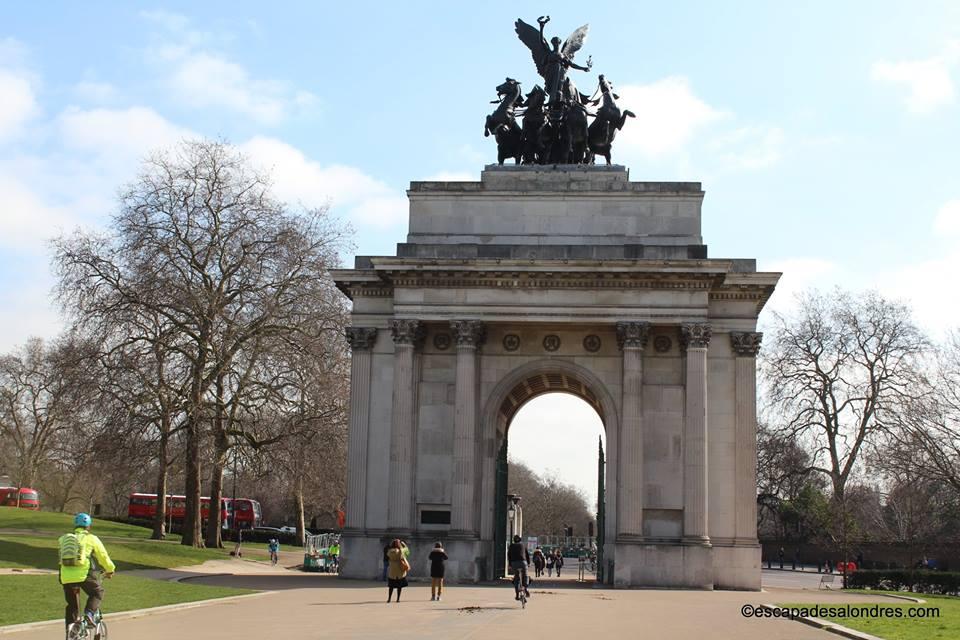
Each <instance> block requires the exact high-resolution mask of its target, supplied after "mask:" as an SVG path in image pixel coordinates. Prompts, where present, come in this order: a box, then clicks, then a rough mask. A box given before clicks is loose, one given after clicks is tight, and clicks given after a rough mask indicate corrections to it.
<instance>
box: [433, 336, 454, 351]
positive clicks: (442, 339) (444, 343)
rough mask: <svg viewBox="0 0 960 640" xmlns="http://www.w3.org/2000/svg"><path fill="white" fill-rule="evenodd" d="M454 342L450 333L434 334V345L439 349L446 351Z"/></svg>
mask: <svg viewBox="0 0 960 640" xmlns="http://www.w3.org/2000/svg"><path fill="white" fill-rule="evenodd" d="M451 342H452V340H451V338H450V334H449V333H435V334H433V346H434V347H436V348H437V349H439V350H440V351H445V350H446V349H449V348H450V343H451Z"/></svg>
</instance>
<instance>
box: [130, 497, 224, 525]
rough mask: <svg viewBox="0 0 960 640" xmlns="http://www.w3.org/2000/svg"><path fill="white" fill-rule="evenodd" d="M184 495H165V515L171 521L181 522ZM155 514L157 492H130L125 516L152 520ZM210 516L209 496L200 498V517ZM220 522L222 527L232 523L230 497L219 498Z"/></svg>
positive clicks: (184, 502)
mask: <svg viewBox="0 0 960 640" xmlns="http://www.w3.org/2000/svg"><path fill="white" fill-rule="evenodd" d="M186 506H187V498H186V496H171V495H168V496H167V517H168V518H170V520H171V521H173V522H182V521H183V517H184V514H185V513H186ZM156 515H157V494H155V493H131V494H130V503H129V506H128V507H127V517H128V518H130V519H131V520H153V518H154V517H155V516H156ZM209 517H210V498H207V497H202V498H200V518H201V519H202V520H203V521H204V522H206V520H207V518H209ZM220 522H221V523H222V526H223V528H224V529H229V528H230V527H231V526H232V524H233V505H232V501H231V500H230V498H221V499H220Z"/></svg>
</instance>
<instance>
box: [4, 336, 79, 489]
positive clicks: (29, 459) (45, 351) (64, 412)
mask: <svg viewBox="0 0 960 640" xmlns="http://www.w3.org/2000/svg"><path fill="white" fill-rule="evenodd" d="M72 350H73V346H72V345H71V344H70V342H69V339H68V338H64V339H62V340H60V341H59V342H57V343H55V344H54V345H52V346H47V345H45V344H44V342H43V341H42V340H40V339H37V338H33V339H30V340H28V341H27V343H26V344H25V345H24V346H23V347H21V348H20V349H18V350H16V351H14V352H13V353H11V354H8V355H4V356H0V433H2V434H3V438H4V440H6V441H7V442H8V443H9V445H8V446H9V447H10V448H11V449H12V452H13V459H14V460H13V461H14V465H13V469H14V470H15V473H16V482H17V486H18V487H24V486H35V485H36V484H37V482H38V480H39V479H40V478H39V473H40V471H41V469H43V468H44V466H45V465H52V464H53V463H55V462H56V460H57V455H58V449H60V448H61V447H62V446H63V444H64V442H65V440H66V437H65V436H66V434H68V433H69V432H70V431H71V430H72V429H75V428H77V427H78V424H79V422H80V420H81V419H82V416H83V414H84V409H85V404H86V403H85V398H84V395H83V388H82V384H81V377H80V376H77V375H75V372H74V371H72V367H74V365H75V363H76V360H75V357H74V354H73V353H72ZM60 453H62V451H61V452H60ZM70 453H72V454H73V455H76V456H79V455H80V453H81V452H80V451H73V452H70Z"/></svg>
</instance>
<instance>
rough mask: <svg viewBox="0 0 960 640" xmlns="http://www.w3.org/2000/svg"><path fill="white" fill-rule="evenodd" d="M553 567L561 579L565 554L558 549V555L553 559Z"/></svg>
mask: <svg viewBox="0 0 960 640" xmlns="http://www.w3.org/2000/svg"><path fill="white" fill-rule="evenodd" d="M553 566H554V568H555V569H556V570H557V577H558V578H559V577H560V569H561V568H563V553H562V552H561V551H560V549H557V555H556V557H555V558H554V559H553Z"/></svg>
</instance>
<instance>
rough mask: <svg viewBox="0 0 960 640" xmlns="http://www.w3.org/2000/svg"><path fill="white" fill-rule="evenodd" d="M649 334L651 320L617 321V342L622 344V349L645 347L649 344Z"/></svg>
mask: <svg viewBox="0 0 960 640" xmlns="http://www.w3.org/2000/svg"><path fill="white" fill-rule="evenodd" d="M649 336H650V323H649V322H618V323H617V344H618V345H620V349H625V348H627V347H631V348H637V349H643V348H645V347H646V346H647V338H649Z"/></svg>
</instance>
